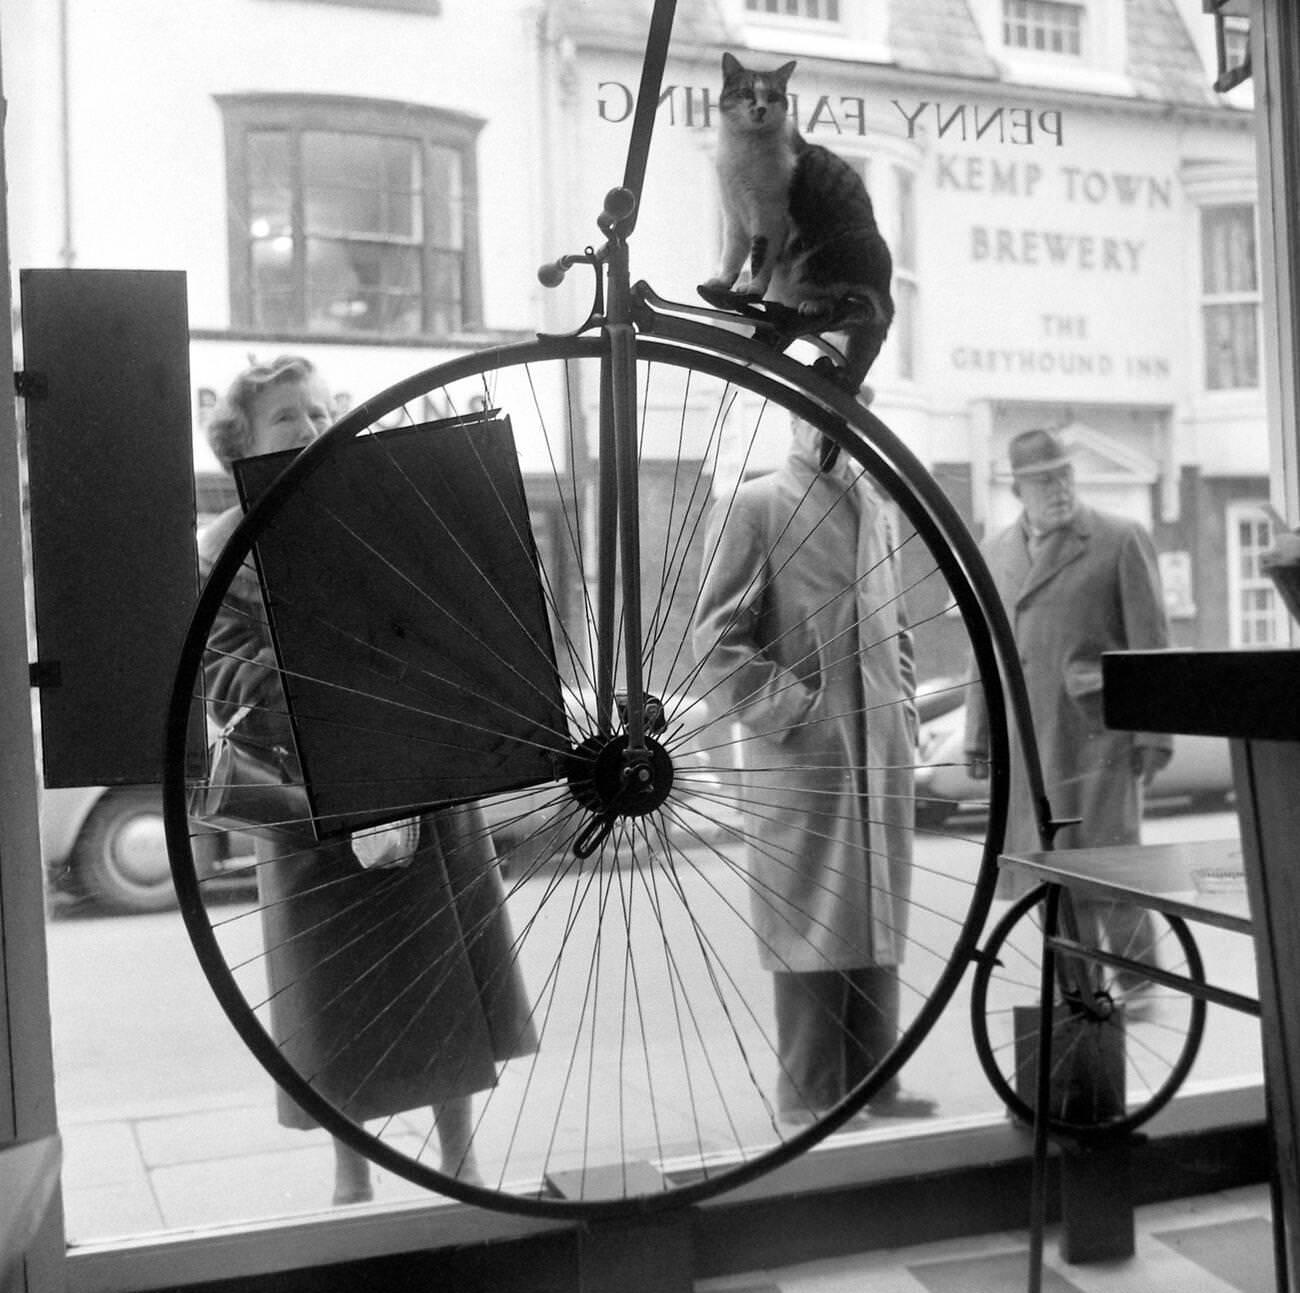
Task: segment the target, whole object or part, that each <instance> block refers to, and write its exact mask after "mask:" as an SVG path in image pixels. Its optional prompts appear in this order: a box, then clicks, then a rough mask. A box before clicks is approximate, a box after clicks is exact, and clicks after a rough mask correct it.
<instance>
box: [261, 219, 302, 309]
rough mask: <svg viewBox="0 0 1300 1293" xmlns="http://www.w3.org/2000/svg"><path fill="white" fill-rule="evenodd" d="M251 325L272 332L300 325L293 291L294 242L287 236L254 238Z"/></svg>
mask: <svg viewBox="0 0 1300 1293" xmlns="http://www.w3.org/2000/svg"><path fill="white" fill-rule="evenodd" d="M252 270H253V284H252V289H253V290H252V307H253V317H252V320H251V322H252V326H253V327H254V328H257V329H259V330H260V331H266V332H273V331H279V330H283V329H285V328H290V327H293V326H294V325H295V324H296V323H297V321H298V320H297V317H296V310H295V308H294V290H293V281H294V280H293V240H292V238H290V237H289V236H288V235H287V234H286V235H282V236H277V237H274V238H262V239H254V240H253V245H252Z"/></svg>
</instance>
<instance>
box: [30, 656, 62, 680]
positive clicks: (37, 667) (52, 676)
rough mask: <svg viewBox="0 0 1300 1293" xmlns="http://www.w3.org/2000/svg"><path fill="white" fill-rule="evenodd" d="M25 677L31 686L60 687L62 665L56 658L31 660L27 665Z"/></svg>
mask: <svg viewBox="0 0 1300 1293" xmlns="http://www.w3.org/2000/svg"><path fill="white" fill-rule="evenodd" d="M27 677H28V679H29V681H30V685H31V686H33V687H62V686H63V665H62V664H60V662H59V661H58V660H33V661H31V662H30V663H29V664H28V666H27Z"/></svg>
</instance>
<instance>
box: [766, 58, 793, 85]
mask: <svg viewBox="0 0 1300 1293" xmlns="http://www.w3.org/2000/svg"><path fill="white" fill-rule="evenodd" d="M797 66H798V63H797V62H796V60H795V59H793V58H792V59H791V60H790V61H789V62H788V63H782V64H781V66H780V67H778V68H777V69H776V71H775V72H769V73H768V79H769V80H770V81H775V82H776V84H777V85H779V86H780V87H781V89H782V90H783V91H784V90H785V87H786V85H787V84H788V83H789V80H790V76H791V74H792V73H793V72H794V69H795V68H796V67H797Z"/></svg>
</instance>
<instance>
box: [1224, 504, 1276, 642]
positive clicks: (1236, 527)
mask: <svg viewBox="0 0 1300 1293" xmlns="http://www.w3.org/2000/svg"><path fill="white" fill-rule="evenodd" d="M1247 522H1249V523H1252V524H1257V525H1262V526H1263V527H1265V530H1266V531H1267V533H1266V535H1265V537H1262V538H1261V539H1260V541H1259V542H1258V543H1257V544H1255V545H1253V548H1252V546H1250V545H1246V544H1243V543H1242V541H1241V526H1242V524H1243V523H1247ZM1276 529H1277V527H1276V523H1275V522H1274V520H1273V517H1272V516H1271V514H1270V511H1269V504H1268V501H1267V500H1266V499H1236V500H1234V501H1232V502H1230V503H1228V504H1227V507H1226V509H1225V514H1224V538H1225V544H1224V546H1225V547H1226V549H1227V557H1228V560H1227V576H1228V579H1227V595H1228V606H1227V612H1228V613H1227V621H1228V644H1229V646H1231V647H1233V648H1234V649H1237V648H1241V649H1244V650H1256V651H1258V650H1266V649H1268V648H1272V647H1285V646H1288V645H1289V644H1290V636H1291V617H1290V614H1289V612H1288V611H1287V608H1286V605H1285V603H1284V602H1283V601H1282V598H1281V596H1280V595H1279V594H1278V591H1277V589H1276V587H1274V585H1273V581H1272V580H1271V579H1270V578H1269V577H1268V575H1267V574H1266V573H1264V571H1263V570H1261V569H1259V557H1260V555H1261V554H1262V553H1264V552H1267V551H1268V550H1269V549H1270V548H1271V547H1272V546H1273V543H1274V539H1275V537H1276ZM1244 559H1249V560H1250V561H1251V565H1252V567H1253V569H1252V571H1251V573H1250V574H1245V573H1243V571H1242V561H1243V560H1244ZM1257 592H1263V593H1265V594H1266V597H1265V599H1264V600H1265V601H1267V603H1268V606H1269V609H1268V610H1267V611H1264V610H1260V611H1258V612H1254V613H1248V611H1247V608H1246V606H1245V604H1244V602H1243V598H1244V597H1245V596H1246V595H1247V594H1251V593H1257ZM1248 622H1249V623H1251V624H1255V625H1257V626H1258V627H1262V626H1263V625H1264V624H1265V622H1268V623H1269V624H1270V626H1271V627H1270V636H1269V637H1268V640H1267V641H1261V640H1258V639H1256V638H1254V637H1253V636H1252V635H1251V634H1248V633H1247V632H1246V625H1247V623H1248Z"/></svg>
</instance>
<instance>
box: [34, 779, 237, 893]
mask: <svg viewBox="0 0 1300 1293" xmlns="http://www.w3.org/2000/svg"><path fill="white" fill-rule="evenodd" d="M40 827H41V858H42V861H43V864H44V867H45V874H46V877H47V880H48V883H49V885H50V887H51V889H52V890H53V891H54V892H56V893H62V894H65V895H67V896H69V897H71V898H74V899H79V900H84V901H88V902H91V903H93V904H94V905H95V906H96V907H98V908H100V909H101V910H103V911H108V912H120V913H123V914H138V913H145V912H151V911H165V910H166V909H167V908H169V907H174V906H175V905H176V894H175V891H174V890H173V888H172V876H171V866H170V863H169V862H168V858H167V840H166V836H165V830H164V826H163V810H162V791H161V790H160V789H159V787H157V786H77V787H73V788H58V789H45V790H42V791H41V799H40ZM251 852H252V842H251V840H249V839H248V838H247V837H246V836H241V835H216V834H214V835H213V836H212V837H211V841H210V843H208V844H207V845H206V847H205V845H204V842H203V841H202V840H200V841H198V842H197V844H196V848H195V855H196V858H197V860H198V862H199V865H200V866H201V867H202V868H203V871H204V874H205V876H208V877H218V876H226V875H228V876H229V877H230V879H231V883H232V884H235V883H242V884H245V885H246V884H247V883H249V881H248V880H247V878H246V877H244V876H242V875H241V872H242V870H243V867H244V865H245V863H246V860H247V857H248V855H249V854H250V853H251Z"/></svg>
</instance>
